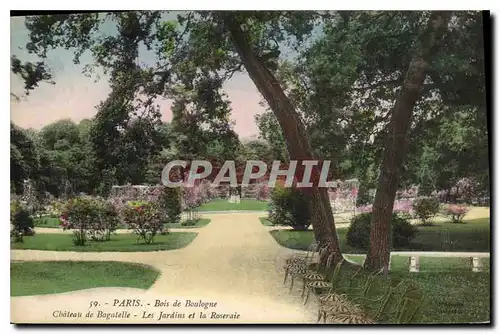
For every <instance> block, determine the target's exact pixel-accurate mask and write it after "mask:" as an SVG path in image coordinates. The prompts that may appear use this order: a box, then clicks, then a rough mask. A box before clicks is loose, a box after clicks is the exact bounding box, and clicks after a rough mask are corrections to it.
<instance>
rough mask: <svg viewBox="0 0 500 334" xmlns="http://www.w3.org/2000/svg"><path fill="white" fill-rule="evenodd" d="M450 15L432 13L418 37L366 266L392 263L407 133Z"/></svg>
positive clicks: (393, 128)
mask: <svg viewBox="0 0 500 334" xmlns="http://www.w3.org/2000/svg"><path fill="white" fill-rule="evenodd" d="M450 17H451V12H440V11H438V12H432V13H431V16H430V17H429V20H428V21H427V26H426V29H425V30H424V31H423V33H422V34H421V35H420V36H419V39H418V41H417V42H418V44H417V50H416V52H415V54H414V56H413V58H412V60H411V62H410V65H409V67H408V71H407V73H406V78H405V81H404V83H403V86H402V87H401V90H400V91H399V92H398V95H397V97H396V103H395V105H394V108H393V110H392V115H391V120H390V122H389V125H388V131H387V135H386V141H385V147H384V153H383V158H382V164H381V168H380V174H379V179H378V185H377V192H376V194H375V200H374V202H373V216H372V226H371V230H370V249H369V252H368V256H367V258H366V261H365V267H367V268H369V269H370V270H378V269H382V268H383V267H384V266H385V265H388V264H389V258H390V247H391V222H392V219H391V218H392V212H393V206H394V200H395V197H396V191H397V188H398V183H399V178H400V176H401V169H402V166H403V160H404V155H405V151H406V146H407V138H406V137H407V134H408V130H409V128H410V125H411V121H412V116H413V107H414V105H415V103H416V102H417V100H418V98H419V97H420V92H421V89H422V86H423V84H424V81H425V78H426V75H427V71H428V67H429V60H430V56H431V54H432V52H433V49H434V48H435V47H436V46H437V45H438V44H439V42H440V40H441V39H442V37H443V35H444V32H445V31H446V29H447V27H448V22H449V20H450Z"/></svg>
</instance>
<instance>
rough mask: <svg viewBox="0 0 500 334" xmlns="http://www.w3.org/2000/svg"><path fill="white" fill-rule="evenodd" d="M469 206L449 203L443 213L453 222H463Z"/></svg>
mask: <svg viewBox="0 0 500 334" xmlns="http://www.w3.org/2000/svg"><path fill="white" fill-rule="evenodd" d="M467 212H469V208H468V207H466V206H465V205H457V204H448V205H445V206H444V207H443V209H442V213H443V215H445V216H447V217H448V218H450V219H451V222H452V223H462V222H463V219H464V217H465V215H466V214H467Z"/></svg>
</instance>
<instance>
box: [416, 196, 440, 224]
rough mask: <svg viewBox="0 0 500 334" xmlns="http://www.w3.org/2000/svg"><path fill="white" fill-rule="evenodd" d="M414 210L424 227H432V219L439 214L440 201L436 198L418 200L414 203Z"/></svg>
mask: <svg viewBox="0 0 500 334" xmlns="http://www.w3.org/2000/svg"><path fill="white" fill-rule="evenodd" d="M413 210H414V211H415V216H417V218H418V219H420V221H421V222H422V225H431V223H432V222H431V221H430V219H432V218H433V217H434V216H436V215H437V214H438V212H439V201H438V200H437V199H436V198H434V197H421V198H418V199H416V200H415V201H414V202H413Z"/></svg>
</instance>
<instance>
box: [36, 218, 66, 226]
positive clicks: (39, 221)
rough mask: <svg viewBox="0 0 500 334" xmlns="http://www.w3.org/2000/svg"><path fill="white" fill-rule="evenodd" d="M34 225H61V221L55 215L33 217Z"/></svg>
mask: <svg viewBox="0 0 500 334" xmlns="http://www.w3.org/2000/svg"><path fill="white" fill-rule="evenodd" d="M34 220H35V227H52V228H54V227H61V226H60V224H61V221H60V220H59V218H55V217H43V218H35V219H34Z"/></svg>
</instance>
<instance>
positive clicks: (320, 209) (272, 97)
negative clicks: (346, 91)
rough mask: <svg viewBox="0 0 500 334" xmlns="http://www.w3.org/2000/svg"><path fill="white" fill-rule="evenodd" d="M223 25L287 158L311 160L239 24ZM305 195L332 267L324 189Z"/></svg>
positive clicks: (288, 106)
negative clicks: (282, 141)
mask: <svg viewBox="0 0 500 334" xmlns="http://www.w3.org/2000/svg"><path fill="white" fill-rule="evenodd" d="M225 24H226V26H227V28H228V29H229V32H230V34H231V38H232V41H233V44H234V46H235V48H236V51H237V52H238V54H239V56H240V58H241V60H242V62H243V65H244V66H245V69H246V70H247V72H248V74H249V75H250V78H251V79H252V81H253V82H254V84H255V86H256V87H257V89H258V90H259V92H260V93H261V94H262V96H263V97H264V98H265V99H266V101H267V103H268V104H269V106H270V108H271V110H272V111H273V113H274V115H275V116H276V118H277V120H278V122H279V124H280V126H281V129H282V130H283V135H284V137H285V140H286V144H287V148H288V153H289V155H290V159H291V160H299V161H301V160H307V159H314V158H313V154H312V149H311V145H310V141H309V138H308V136H307V134H306V131H305V128H304V125H303V123H302V121H301V119H300V117H299V115H298V114H297V112H296V110H295V107H294V106H293V105H292V103H291V102H290V100H289V99H288V97H287V96H286V95H285V93H284V92H283V89H282V88H281V86H280V84H279V82H278V81H277V79H276V77H275V76H274V75H273V74H272V73H271V72H270V71H269V70H268V69H267V68H266V67H265V66H264V65H263V64H262V62H261V61H260V60H259V59H258V58H257V57H256V56H255V53H254V52H253V50H252V48H251V45H250V44H249V43H248V40H247V36H246V34H245V32H244V31H243V30H242V28H241V26H240V24H239V23H238V22H235V21H233V20H232V18H230V17H227V18H226V19H225ZM314 172H318V170H317V169H316V170H315V171H314ZM309 195H310V196H308V199H309V200H308V206H309V210H310V212H311V218H312V222H311V223H312V226H313V230H314V235H315V237H316V241H318V242H319V245H320V248H321V249H322V252H321V254H322V256H321V262H322V263H325V262H326V261H327V259H328V258H329V257H330V259H331V261H332V262H331V263H332V264H336V263H338V262H339V261H340V260H341V259H342V254H341V253H340V248H339V243H338V239H337V232H336V230H335V222H334V219H333V212H332V208H331V206H330V201H329V199H328V195H327V191H326V188H319V187H313V188H312V189H311V190H310V192H309Z"/></svg>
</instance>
